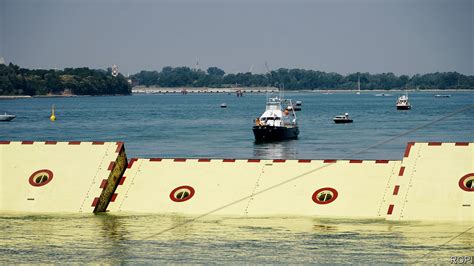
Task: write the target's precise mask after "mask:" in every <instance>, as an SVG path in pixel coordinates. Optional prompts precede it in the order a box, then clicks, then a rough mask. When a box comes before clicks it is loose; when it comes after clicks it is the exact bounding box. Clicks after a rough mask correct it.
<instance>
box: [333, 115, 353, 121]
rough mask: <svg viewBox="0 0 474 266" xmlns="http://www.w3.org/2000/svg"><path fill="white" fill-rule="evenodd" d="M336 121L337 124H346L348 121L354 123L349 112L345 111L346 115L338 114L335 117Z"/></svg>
mask: <svg viewBox="0 0 474 266" xmlns="http://www.w3.org/2000/svg"><path fill="white" fill-rule="evenodd" d="M333 120H334V123H336V124H346V123H352V122H353V121H352V119H350V118H349V113H345V114H344V115H338V116H336V117H334V118H333Z"/></svg>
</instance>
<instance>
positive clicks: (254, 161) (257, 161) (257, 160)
mask: <svg viewBox="0 0 474 266" xmlns="http://www.w3.org/2000/svg"><path fill="white" fill-rule="evenodd" d="M247 162H248V163H259V162H260V159H248V160H247Z"/></svg>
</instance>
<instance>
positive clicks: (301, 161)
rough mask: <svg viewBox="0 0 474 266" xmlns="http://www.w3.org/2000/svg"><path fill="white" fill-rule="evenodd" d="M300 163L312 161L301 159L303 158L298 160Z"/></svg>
mask: <svg viewBox="0 0 474 266" xmlns="http://www.w3.org/2000/svg"><path fill="white" fill-rule="evenodd" d="M298 162H299V163H310V162H311V160H306V159H301V160H298Z"/></svg>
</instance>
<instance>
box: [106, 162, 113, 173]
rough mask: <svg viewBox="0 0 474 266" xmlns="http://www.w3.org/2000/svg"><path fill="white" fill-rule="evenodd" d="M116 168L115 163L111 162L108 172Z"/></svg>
mask: <svg viewBox="0 0 474 266" xmlns="http://www.w3.org/2000/svg"><path fill="white" fill-rule="evenodd" d="M114 166H115V162H110V164H109V168H107V170H109V171H112V169H114Z"/></svg>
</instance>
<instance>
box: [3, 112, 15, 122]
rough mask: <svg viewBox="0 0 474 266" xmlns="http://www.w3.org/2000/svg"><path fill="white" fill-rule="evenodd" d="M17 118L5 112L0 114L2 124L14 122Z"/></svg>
mask: <svg viewBox="0 0 474 266" xmlns="http://www.w3.org/2000/svg"><path fill="white" fill-rule="evenodd" d="M15 117H16V115H14V114H9V113H7V112H5V111H2V112H0V121H2V122H8V121H12V120H13V119H14V118H15Z"/></svg>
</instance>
